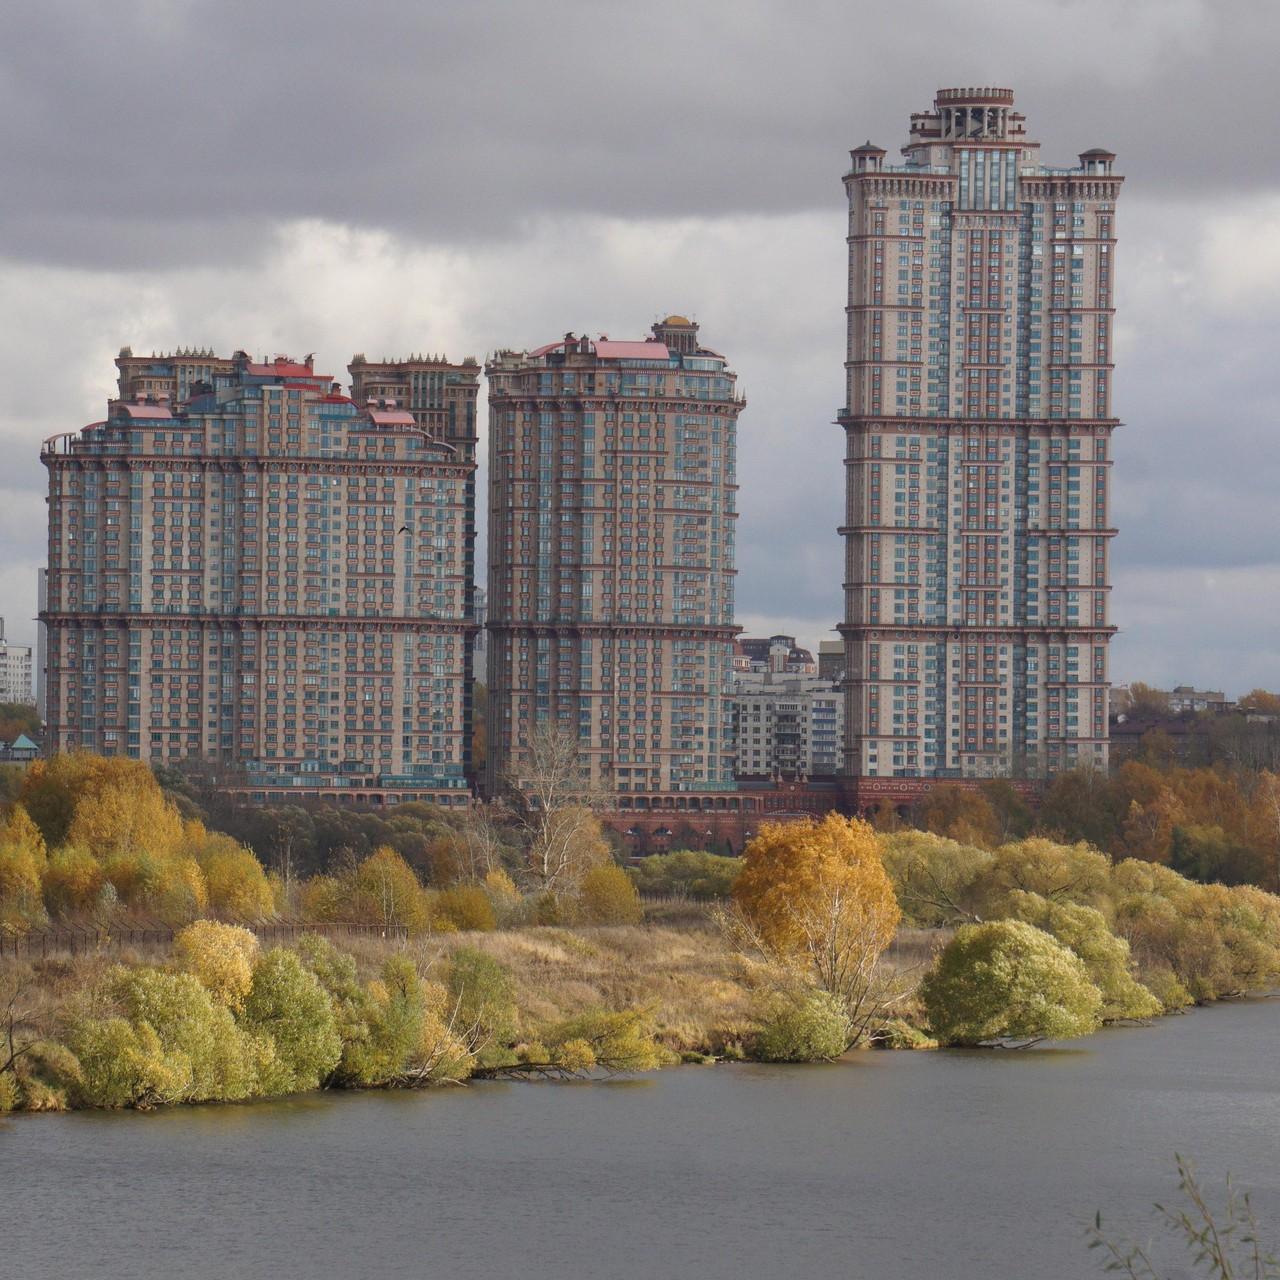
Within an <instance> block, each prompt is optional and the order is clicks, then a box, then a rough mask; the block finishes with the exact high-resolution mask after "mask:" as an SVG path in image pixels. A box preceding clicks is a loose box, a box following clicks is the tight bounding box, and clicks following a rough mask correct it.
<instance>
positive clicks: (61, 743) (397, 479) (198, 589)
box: [42, 352, 473, 803]
mask: <svg viewBox="0 0 1280 1280" xmlns="http://www.w3.org/2000/svg"><path fill="white" fill-rule="evenodd" d="M149 376H153V377H160V376H161V373H160V372H158V371H157V372H154V373H152V374H151V375H149ZM130 385H133V383H132V382H131V383H130ZM42 460H43V462H44V463H45V465H46V466H47V467H48V469H49V572H48V579H47V594H46V605H45V609H44V611H43V614H42V621H43V622H44V623H45V624H46V628H47V644H48V656H47V665H48V678H47V686H46V696H47V712H46V714H47V719H48V723H49V738H50V744H51V745H52V746H53V747H54V748H55V749H71V748H75V747H87V748H92V749H94V750H97V751H102V752H105V753H108V754H127V755H131V756H135V757H138V758H141V759H145V760H151V761H163V760H180V759H183V758H186V757H202V758H205V759H209V760H212V761H216V762H218V763H220V764H221V765H223V766H227V767H230V768H234V769H236V770H240V769H243V770H245V771H247V775H248V780H249V783H250V785H253V784H261V785H271V786H280V785H281V784H282V783H283V784H284V785H289V784H290V783H291V782H292V783H294V784H296V785H299V786H302V785H306V786H307V787H315V786H316V785H320V786H326V785H327V786H333V787H339V788H340V787H360V786H370V785H374V783H375V782H380V783H381V785H382V786H384V787H387V788H403V789H405V794H406V795H415V796H421V797H423V798H426V797H432V798H438V799H440V800H442V801H443V802H445V803H450V802H452V803H458V802H465V799H466V795H467V789H466V773H467V769H468V762H469V754H468V753H469V745H470V742H469V734H468V732H467V705H468V687H469V675H468V665H467V657H468V649H469V633H470V622H469V618H468V617H467V613H466V603H465V602H466V594H467V593H466V587H467V579H466V576H465V563H466V545H467V523H468V521H467V515H468V504H467V486H468V485H469V484H470V483H471V481H472V475H473V466H472V465H471V464H469V463H467V462H465V461H463V460H461V459H460V458H459V457H458V456H457V453H456V451H455V450H453V449H451V448H449V447H448V446H446V445H444V444H442V443H440V442H438V441H436V440H433V439H430V438H428V437H427V435H426V434H425V433H424V431H423V430H422V429H421V428H420V427H419V426H418V425H417V424H416V423H415V421H414V419H413V417H412V415H411V414H410V413H409V412H408V411H407V410H400V409H379V408H373V409H369V408H367V407H364V406H361V405H358V404H356V403H354V402H353V401H352V400H351V399H349V398H348V397H346V396H344V395H342V394H340V393H339V391H338V388H337V384H334V383H332V382H331V381H330V379H329V378H328V376H326V375H323V374H317V373H316V372H315V370H314V368H313V367H312V364H311V361H310V359H308V360H307V361H305V362H295V361H291V360H287V359H284V358H277V359H276V360H274V361H272V362H269V363H263V364H258V363H255V362H253V361H252V360H250V359H249V357H248V356H246V355H244V353H242V352H241V353H237V355H236V356H235V357H232V359H231V369H230V371H226V370H224V369H220V368H216V367H215V368H213V380H212V383H209V384H206V383H204V382H203V380H202V381H201V383H200V385H199V386H197V387H196V388H195V390H194V392H193V393H190V394H189V395H188V398H187V399H185V400H183V399H181V397H179V398H177V399H173V398H170V396H169V395H164V394H161V395H159V396H157V397H156V398H154V399H153V400H152V401H150V402H147V401H142V402H138V401H132V400H124V401H113V402H112V404H111V405H110V407H109V411H108V415H107V418H106V419H105V420H104V421H102V422H98V423H94V424H92V425H90V426H88V427H86V428H84V429H83V430H82V431H80V432H75V433H71V434H69V435H66V436H61V437H55V438H54V439H52V440H50V441H47V442H46V444H45V446H44V449H43V451H42Z"/></svg>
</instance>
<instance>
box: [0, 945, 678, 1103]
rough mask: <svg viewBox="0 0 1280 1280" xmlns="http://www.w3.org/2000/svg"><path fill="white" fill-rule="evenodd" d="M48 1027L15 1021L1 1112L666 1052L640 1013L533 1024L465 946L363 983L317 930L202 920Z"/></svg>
mask: <svg viewBox="0 0 1280 1280" xmlns="http://www.w3.org/2000/svg"><path fill="white" fill-rule="evenodd" d="M53 1030H54V1034H50V1035H48V1036H45V1037H43V1038H37V1036H36V1035H35V1033H34V1032H33V1031H32V1029H31V1028H30V1027H26V1026H22V1025H20V1026H19V1028H18V1034H17V1045H18V1049H19V1052H18V1053H17V1054H16V1056H14V1058H13V1060H12V1061H11V1062H9V1063H8V1065H7V1066H4V1059H0V1068H3V1069H0V1111H5V1110H12V1109H14V1108H24V1109H28V1110H61V1109H65V1108H69V1107H73V1108H74V1107H106V1108H121V1107H132V1108H138V1109H146V1108H150V1107H156V1106H161V1105H166V1104H174V1103H196V1102H231V1101H241V1100H244V1099H249V1098H266V1097H275V1096H280V1095H283V1094H290V1093H297V1092H300V1091H303V1090H309V1089H316V1088H321V1087H326V1088H380V1087H406V1088H407V1087H420V1086H425V1085H432V1084H438V1083H443V1082H460V1081H463V1080H466V1079H467V1078H468V1077H469V1076H471V1075H473V1074H475V1073H482V1074H483V1073H486V1072H488V1073H493V1072H496V1071H501V1070H503V1069H505V1068H512V1069H516V1070H519V1069H522V1068H524V1067H534V1068H537V1069H540V1070H550V1071H554V1072H556V1073H559V1074H577V1073H581V1072H584V1071H588V1070H591V1069H592V1068H595V1067H597V1066H599V1067H603V1068H605V1069H607V1070H610V1071H642V1070H648V1069H650V1068H652V1067H654V1066H657V1065H659V1064H660V1062H661V1061H662V1060H663V1054H662V1051H661V1050H659V1048H658V1046H657V1045H656V1043H655V1042H654V1040H653V1035H652V1031H651V1028H650V1026H649V1018H648V1016H647V1014H646V1013H645V1012H644V1011H642V1010H622V1011H603V1010H596V1011H593V1012H588V1013H584V1014H582V1015H579V1016H578V1017H577V1018H574V1019H571V1020H569V1021H567V1022H560V1023H553V1024H551V1025H549V1026H545V1027H542V1028H538V1027H536V1026H535V1027H533V1028H532V1029H529V1028H526V1027H525V1026H524V1025H523V1019H522V1017H521V1014H520V1011H519V1009H518V1008H517V1005H516V995H515V984H514V982H513V979H512V975H511V973H510V972H509V970H507V968H506V967H505V966H504V965H503V964H501V963H500V962H499V961H497V960H495V959H494V958H492V957H491V956H488V955H485V954H483V953H481V952H479V951H475V950H471V949H468V948H459V949H457V950H456V951H454V952H453V953H452V955H451V957H450V958H449V959H448V960H447V961H446V962H444V963H443V964H442V965H441V966H440V972H439V973H438V974H433V975H424V974H422V973H421V972H419V969H418V967H417V965H416V964H415V962H414V960H413V958H412V957H411V956H410V955H409V954H407V953H405V952H398V953H396V954H392V955H390V956H388V957H387V958H386V959H385V960H384V961H383V963H382V965H381V966H380V969H379V971H378V972H377V974H376V976H375V977H373V978H371V979H368V980H362V979H361V977H360V974H359V971H358V969H357V965H356V962H355V960H354V958H353V957H352V956H351V955H349V954H347V953H345V952H343V951H340V950H339V949H338V948H336V947H334V946H333V945H332V944H331V943H329V942H328V941H326V940H325V939H323V938H321V937H318V936H314V935H312V936H308V937H305V938H303V939H301V940H300V941H299V942H298V943H297V945H296V946H293V947H276V948H273V949H271V950H268V951H260V950H259V948H258V945H257V941H256V939H255V938H254V937H253V936H252V935H251V934H249V933H248V932H247V931H246V930H244V929H241V928H238V927H236V926H234V925H229V924H225V923H221V922H217V921H211V920H201V921H197V922H196V923H194V924H192V925H190V926H188V927H187V928H186V929H184V930H183V931H182V932H181V933H180V934H179V935H178V938H177V943H176V945H175V947H174V953H173V958H172V962H171V963H170V964H169V965H167V966H156V965H115V966H112V967H111V968H109V969H108V970H106V971H105V972H103V973H102V974H101V975H100V976H99V977H98V979H97V980H96V981H94V982H93V983H92V985H91V986H90V987H88V988H87V989H83V990H79V991H77V992H75V993H74V995H73V996H72V997H71V998H70V999H69V1000H68V1001H66V1002H65V1004H64V1005H63V1007H62V1008H61V1009H60V1010H59V1012H58V1014H57V1016H56V1019H55V1023H54V1028H53Z"/></svg>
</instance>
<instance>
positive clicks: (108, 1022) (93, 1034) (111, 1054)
mask: <svg viewBox="0 0 1280 1280" xmlns="http://www.w3.org/2000/svg"><path fill="white" fill-rule="evenodd" d="M69 1041H70V1047H71V1049H72V1050H73V1052H74V1053H75V1054H76V1057H77V1058H78V1059H79V1062H80V1080H79V1082H78V1084H77V1087H76V1089H75V1096H76V1101H77V1103H78V1104H79V1105H80V1106H85V1107H151V1106H158V1105H160V1104H162V1103H168V1102H181V1101H182V1100H183V1099H184V1098H186V1097H187V1096H188V1094H189V1093H190V1090H191V1062H190V1060H189V1059H188V1058H187V1057H186V1055H185V1054H182V1053H173V1054H170V1053H166V1052H165V1049H164V1046H163V1045H162V1044H161V1042H160V1037H159V1035H157V1034H156V1031H155V1029H154V1028H153V1027H151V1026H150V1025H149V1024H148V1023H145V1022H144V1023H142V1025H141V1026H138V1027H135V1026H133V1025H132V1024H131V1023H130V1022H128V1021H126V1020H125V1019H124V1018H85V1019H83V1020H81V1021H79V1022H76V1023H75V1024H74V1025H73V1026H72V1027H71V1029H70V1035H69Z"/></svg>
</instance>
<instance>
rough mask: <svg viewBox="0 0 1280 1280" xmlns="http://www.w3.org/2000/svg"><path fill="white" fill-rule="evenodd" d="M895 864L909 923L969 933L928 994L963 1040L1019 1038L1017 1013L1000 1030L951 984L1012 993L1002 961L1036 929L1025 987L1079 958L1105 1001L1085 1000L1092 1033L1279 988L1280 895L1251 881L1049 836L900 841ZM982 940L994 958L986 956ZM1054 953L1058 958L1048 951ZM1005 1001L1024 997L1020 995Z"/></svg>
mask: <svg viewBox="0 0 1280 1280" xmlns="http://www.w3.org/2000/svg"><path fill="white" fill-rule="evenodd" d="M884 859H885V865H886V868H887V869H888V871H889V874H890V877H891V878H892V880H893V883H894V888H895V891H896V893H897V896H898V900H899V902H900V903H901V904H902V908H903V911H904V913H905V916H906V918H907V919H908V921H910V922H911V923H914V924H918V925H923V926H930V927H939V926H960V929H959V932H958V934H957V935H956V938H955V940H954V941H953V942H952V943H951V944H949V946H948V947H947V949H946V950H945V951H944V953H943V955H942V958H941V961H940V964H939V969H938V972H937V973H935V975H933V976H932V977H931V978H930V979H929V981H928V982H927V983H926V986H925V989H924V992H923V995H924V1002H925V1005H926V1009H927V1014H928V1019H929V1023H930V1025H931V1026H932V1028H933V1029H934V1031H935V1032H937V1033H938V1034H939V1035H940V1036H941V1037H942V1038H943V1039H947V1040H949V1041H951V1042H953V1043H973V1042H977V1041H984V1040H998V1039H1004V1038H1011V1039H1017V1038H1019V1036H1020V1035H1021V1034H1022V1031H1021V1030H1019V1029H1018V1021H1017V1018H1015V1017H1012V1016H1011V1018H1010V1021H1009V1025H1008V1027H1007V1028H1006V1031H1007V1034H996V1033H995V1032H994V1031H993V1030H992V1028H993V1026H994V1024H993V1023H992V1022H991V1020H990V1018H989V1017H988V1016H987V1014H985V1013H984V1012H983V1010H982V1008H981V1007H980V1006H979V1004H978V1003H977V1002H976V1001H973V1000H968V1001H965V1000H961V995H962V994H963V992H962V987H961V986H960V985H956V984H955V983H947V982H944V981H943V977H942V976H941V975H943V973H944V971H945V972H947V973H951V974H952V975H955V974H958V973H965V974H967V977H966V978H965V983H966V984H967V988H972V989H975V990H976V989H978V988H981V989H982V994H983V996H984V998H987V997H989V996H990V993H991V992H992V991H993V990H998V989H1001V988H1000V982H999V981H998V978H999V974H1000V973H1001V972H1002V970H1001V968H1000V964H1001V963H1003V961H1002V957H1006V956H1013V955H1015V954H1021V953H1019V952H1018V947H1020V946H1025V945H1029V944H1027V937H1028V935H1027V934H1026V933H1025V932H1024V931H1025V929H1026V928H1031V929H1033V930H1034V931H1035V932H1036V933H1037V934H1039V935H1040V937H1039V939H1037V943H1036V947H1035V948H1033V949H1032V952H1027V954H1026V955H1025V956H1023V957H1022V959H1021V960H1020V961H1019V964H1020V965H1021V967H1022V969H1021V978H1022V979H1023V980H1024V981H1025V978H1026V974H1027V973H1028V972H1031V973H1038V974H1039V978H1038V979H1037V980H1038V981H1040V982H1042V984H1045V986H1046V989H1048V987H1049V985H1051V983H1052V981H1053V980H1054V979H1053V978H1052V975H1051V974H1050V970H1051V969H1052V968H1053V965H1059V966H1060V965H1061V963H1062V961H1061V957H1060V956H1059V955H1058V952H1066V953H1067V954H1069V955H1070V956H1071V957H1073V958H1074V959H1075V960H1076V961H1078V962H1079V964H1080V966H1081V970H1080V971H1081V972H1083V974H1084V975H1085V977H1086V979H1087V981H1088V984H1089V987H1090V988H1091V990H1092V992H1094V993H1096V996H1097V1000H1096V1002H1095V1001H1094V1000H1093V997H1092V996H1091V995H1089V994H1088V993H1085V995H1086V997H1087V998H1086V999H1083V1001H1082V1002H1078V1005H1077V1007H1078V1009H1080V1010H1083V1009H1085V1006H1090V1007H1092V1006H1094V1005H1095V1004H1096V1007H1093V1008H1092V1012H1090V1013H1088V1016H1087V1018H1086V1023H1087V1026H1088V1028H1089V1029H1091V1028H1092V1027H1093V1026H1096V1025H1098V1023H1100V1022H1109V1021H1116V1020H1119V1019H1126V1018H1149V1017H1152V1016H1155V1015H1158V1014H1160V1013H1164V1012H1168V1011H1170V1010H1173V1009H1178V1008H1181V1007H1183V1006H1185V1005H1188V1004H1192V1003H1196V1002H1204V1001H1210V1000H1218V999H1223V998H1226V997H1230V996H1235V995H1240V994H1243V993H1245V992H1247V991H1250V990H1255V989H1258V988H1260V987H1264V986H1267V985H1269V984H1272V983H1274V982H1275V981H1276V980H1277V979H1278V978H1280V898H1277V897H1276V896H1275V895H1273V894H1269V893H1265V892H1263V891H1262V890H1261V889H1257V888H1255V887H1253V886H1251V885H1237V886H1227V885H1222V884H1201V883H1198V882H1196V881H1193V880H1189V879H1187V878H1186V877H1184V876H1182V875H1179V874H1178V873H1177V872H1176V871H1173V870H1172V869H1171V868H1169V867H1165V866H1161V865H1159V864H1158V863H1153V862H1149V861H1145V860H1141V859H1135V858H1126V859H1124V860H1122V861H1119V862H1113V861H1112V860H1111V859H1110V858H1109V857H1107V856H1106V855H1105V854H1103V853H1100V852H1098V850H1096V849H1094V848H1092V847H1090V846H1089V845H1086V844H1075V845H1063V844H1056V843H1054V842H1052V841H1049V840H1046V839H1042V838H1038V837H1033V838H1028V839H1025V840H1019V841H1014V842H1012V843H1009V844H1006V845H1002V846H1001V847H999V848H997V849H995V850H994V851H992V850H986V849H981V848H978V847H976V846H972V845H963V844H960V843H958V842H956V841H954V840H949V839H946V838H944V837H941V836H936V835H931V834H929V833H926V832H919V831H907V832H898V833H895V834H892V835H889V836H886V837H884ZM1016 939H1021V941H1020V942H1018V941H1016ZM980 943H981V946H982V947H984V948H987V949H988V951H984V952H982V953H981V958H980V952H979V949H978V948H979V944H980ZM1049 943H1051V944H1053V946H1054V947H1055V948H1056V950H1055V951H1052V952H1050V951H1049V950H1047V949H1046V945H1047V944H1049ZM997 944H998V945H997ZM992 948H994V950H991V949H992ZM1033 952H1034V954H1033ZM1050 956H1052V957H1054V959H1053V964H1049V961H1048V957H1050ZM1042 962H1043V963H1042ZM1038 965H1039V966H1040V968H1037V966H1038ZM1046 966H1047V967H1046ZM1004 997H1005V998H1007V1000H1008V1001H1011V1002H1014V1003H1016V1002H1017V1000H1019V999H1020V998H1021V996H1020V994H1019V992H1018V991H1015V990H1014V989H1013V988H1011V987H1010V988H1006V989H1004ZM961 1005H964V1009H963V1010H962V1009H961V1007H960V1006H961ZM957 1019H958V1020H959V1021H957ZM961 1023H963V1025H961ZM1046 1025H1047V1024H1046ZM1024 1029H1025V1027H1024ZM1044 1034H1050V1035H1057V1034H1059V1032H1058V1031H1057V1030H1046V1031H1045V1032H1044Z"/></svg>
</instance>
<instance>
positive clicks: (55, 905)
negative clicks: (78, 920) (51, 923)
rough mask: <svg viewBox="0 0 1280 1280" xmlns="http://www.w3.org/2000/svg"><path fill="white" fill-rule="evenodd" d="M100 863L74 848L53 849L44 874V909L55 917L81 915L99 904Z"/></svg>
mask: <svg viewBox="0 0 1280 1280" xmlns="http://www.w3.org/2000/svg"><path fill="white" fill-rule="evenodd" d="M105 883H106V877H105V875H104V874H103V871H102V864H101V863H100V862H99V861H98V860H97V858H95V857H94V856H93V854H91V853H90V852H89V850H88V849H81V848H80V847H79V846H77V845H71V844H68V845H63V846H62V848H61V849H55V850H54V852H53V854H52V856H51V857H50V858H49V865H48V866H47V867H46V868H45V872H44V901H45V906H47V907H48V908H49V911H50V912H51V913H52V914H53V915H55V916H68V915H82V914H85V913H87V912H90V911H92V910H93V909H94V908H95V907H97V906H98V905H99V903H100V902H101V901H102V886H103V885H104V884H105Z"/></svg>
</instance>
